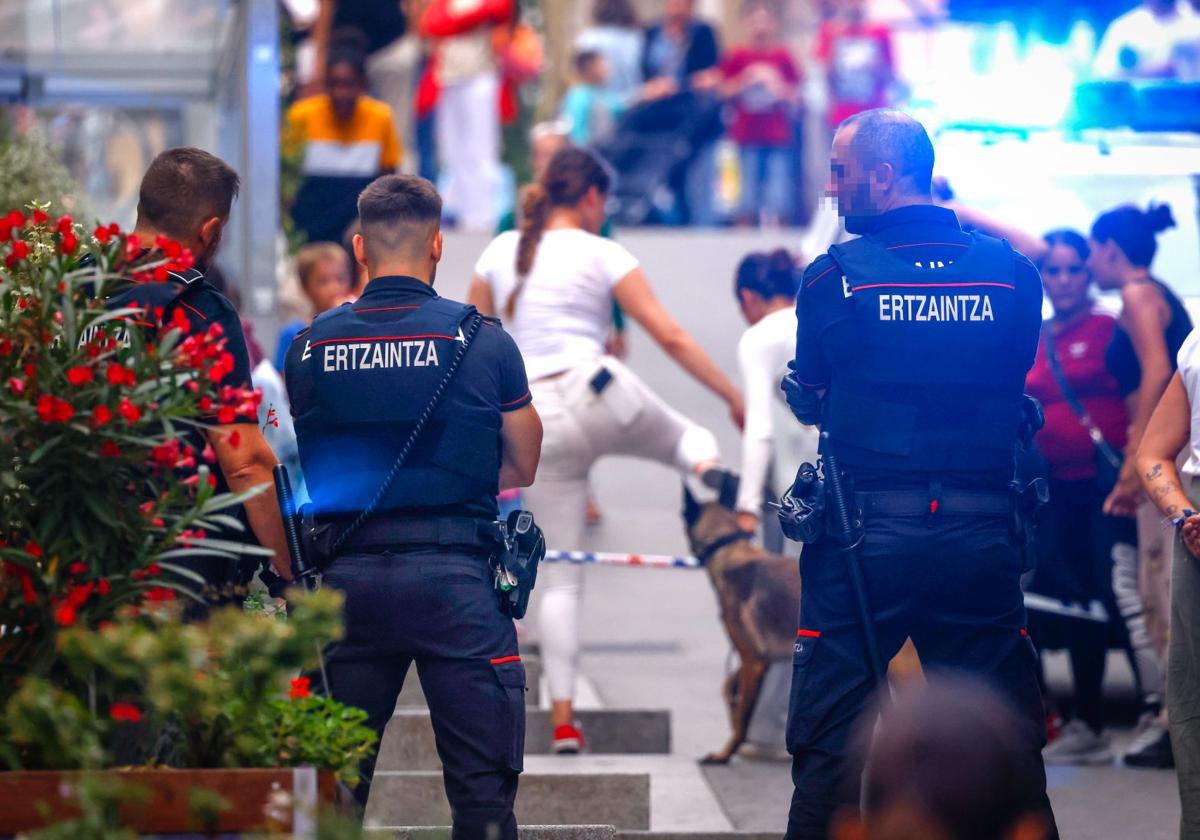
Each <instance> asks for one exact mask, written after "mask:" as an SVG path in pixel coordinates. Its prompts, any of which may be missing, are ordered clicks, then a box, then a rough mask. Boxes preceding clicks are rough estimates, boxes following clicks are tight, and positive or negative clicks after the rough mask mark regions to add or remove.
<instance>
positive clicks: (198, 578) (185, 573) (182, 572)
mask: <svg viewBox="0 0 1200 840" xmlns="http://www.w3.org/2000/svg"><path fill="white" fill-rule="evenodd" d="M163 556H165V555H161V554H160V555H159V557H158V565H160V566H162V567H163V568H164V569H166V570H167V571H169V572H174V573H175V574H177V575H179V576H180V577H183V578H187V579H188V580H191V581H195V582H196V583H198V584H200V585H201V586H204V583H205V580H204V575H201V574H197V573H196V572H193V571H192V570H191V569H185V568H184V567H183V566H177V565H176V564H174V563H164V562H162V557H163Z"/></svg>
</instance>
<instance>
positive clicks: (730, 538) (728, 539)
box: [696, 531, 754, 566]
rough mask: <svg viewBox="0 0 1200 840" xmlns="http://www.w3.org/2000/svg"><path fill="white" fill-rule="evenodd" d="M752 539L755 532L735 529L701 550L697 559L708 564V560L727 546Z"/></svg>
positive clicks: (705, 564)
mask: <svg viewBox="0 0 1200 840" xmlns="http://www.w3.org/2000/svg"><path fill="white" fill-rule="evenodd" d="M752 539H754V534H753V533H752V532H750V531H733V532H732V533H729V534H726V535H725V536H723V537H718V538H717V539H715V540H713V541H712V544H710V545H709V546H708V548H706V549H704V551H702V552H700V556H699V557H697V558H696V559H697V560H698V561H699V563H700V565H701V566H707V565H708V561H709V560H711V559H712V557H713V555H714V554H716V553H717V552H718V551H720V550H721V549H722V548H724V547H725V546H727V545H733V544H734V543H736V542H745V541H746V540H752Z"/></svg>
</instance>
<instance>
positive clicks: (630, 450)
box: [522, 356, 718, 700]
mask: <svg viewBox="0 0 1200 840" xmlns="http://www.w3.org/2000/svg"><path fill="white" fill-rule="evenodd" d="M602 370H607V371H608V372H609V373H610V374H611V375H612V380H611V381H609V382H608V384H607V385H606V386H605V387H604V388H603V390H602V391H601V392H600V393H596V391H595V390H594V389H593V388H592V386H591V382H592V381H593V380H594V379H595V377H596V375H597V374H599V373H601V371H602ZM530 389H531V390H532V392H533V404H534V406H535V407H536V408H537V411H538V414H539V415H541V418H542V426H543V428H544V430H545V431H544V436H543V438H542V459H541V463H540V464H539V465H538V472H537V479H536V480H535V481H534V483H533V486H532V487H529V488H527V489H526V490H524V491H523V493H522V499H523V504H524V505H525V506H526V507H527V508H528V509H529V510H531V511H533V514H534V516H535V517H536V519H537V521H538V523H539V524H540V525H541V527H542V528H543V530H544V531H545V532H546V543H547V545H548V546H549V547H550V548H552V549H556V550H561V551H572V550H578V549H580V548H581V547H582V546H581V544H582V541H583V531H584V527H585V524H586V508H587V484H588V481H587V479H588V470H590V469H591V466H592V464H594V463H595V462H596V461H597V460H598V459H599V458H601V457H602V456H604V455H628V456H633V457H637V458H646V459H648V460H652V461H658V462H659V463H660V464H666V465H667V466H673V467H675V468H676V469H678V470H680V471H681V472H685V473H688V474H690V473H692V472H693V471H694V469H695V467H696V466H697V465H699V464H702V463H704V462H706V461H715V460H716V458H717V455H718V451H717V440H716V438H715V437H713V434H712V432H710V431H708V430H707V429H705V428H703V427H701V426H698V425H696V424H695V423H693V422H692V421H690V420H688V419H687V418H686V417H684V416H683V415H682V414H680V413H679V412H677V411H675V410H674V409H673V408H671V407H670V406H668V405H667V404H666V403H664V402H663V401H662V400H661V399H659V397H658V395H657V394H655V393H654V392H653V391H651V390H650V389H649V388H648V387H647V386H646V384H645V383H644V382H642V380H641V379H639V378H638V377H637V375H636V374H634V373H633V371H631V370H630V369H629V368H627V367H625V365H623V364H622V363H621V362H620V361H618V360H617V359H614V358H612V357H610V356H605V357H604V358H602V359H599V360H597V361H596V362H592V363H589V364H586V365H581V366H579V367H577V368H575V369H574V370H571V371H568V372H567V373H564V374H562V375H561V376H558V377H554V378H550V379H541V380H538V381H536V382H534V383H532V384H531V386H530ZM537 588H538V590H540V598H541V608H540V610H539V612H538V639H539V642H540V644H541V653H542V667H543V670H544V673H545V674H546V681H547V685H548V686H549V689H550V698H551V699H552V700H569V699H572V698H573V697H574V694H575V671H576V667H577V663H578V659H579V596H580V593H581V591H582V588H583V566H580V565H576V564H574V563H546V564H545V565H543V566H542V567H541V569H540V571H539V573H538V582H537Z"/></svg>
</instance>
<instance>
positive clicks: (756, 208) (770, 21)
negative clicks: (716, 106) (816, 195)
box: [721, 0, 800, 224]
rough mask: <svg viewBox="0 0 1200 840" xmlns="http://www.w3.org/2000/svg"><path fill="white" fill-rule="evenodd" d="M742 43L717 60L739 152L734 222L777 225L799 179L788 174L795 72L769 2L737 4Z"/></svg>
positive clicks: (796, 90)
mask: <svg viewBox="0 0 1200 840" xmlns="http://www.w3.org/2000/svg"><path fill="white" fill-rule="evenodd" d="M742 21H743V23H744V25H745V28H746V37H747V43H745V44H743V45H740V46H737V47H734V48H733V49H731V50H730V51H729V52H728V53H727V54H726V56H725V60H724V61H723V62H721V74H722V75H723V76H724V79H725V81H724V84H723V85H722V92H723V93H724V95H725V96H726V97H727V98H729V99H730V101H731V102H732V104H733V123H732V125H731V126H730V129H729V134H730V136H731V137H732V138H733V140H734V142H736V143H737V144H738V147H739V149H740V150H741V169H742V200H741V207H740V208H739V211H738V221H739V222H740V223H742V224H754V223H756V222H758V221H760V220H761V221H763V222H764V223H766V224H779V222H780V221H782V220H785V219H787V218H789V217H790V213H791V208H792V198H793V195H794V194H795V190H796V184H797V182H798V180H799V179H798V178H796V177H795V173H794V172H793V171H792V159H793V158H792V145H793V143H794V142H795V136H794V133H793V125H794V123H795V116H794V115H795V109H796V108H797V106H798V105H799V101H800V71H799V70H798V69H797V68H796V64H795V62H794V61H793V60H792V56H791V53H790V52H788V49H787V47H786V46H784V44H782V43H781V42H780V41H779V37H778V36H779V14H778V10H777V7H776V4H775V3H773V2H770V0H748V2H746V3H745V4H743V6H742Z"/></svg>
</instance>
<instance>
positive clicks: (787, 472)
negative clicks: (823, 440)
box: [737, 307, 817, 514]
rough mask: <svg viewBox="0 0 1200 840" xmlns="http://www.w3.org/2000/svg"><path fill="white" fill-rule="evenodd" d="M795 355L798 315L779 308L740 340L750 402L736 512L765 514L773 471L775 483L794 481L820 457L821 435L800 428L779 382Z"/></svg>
mask: <svg viewBox="0 0 1200 840" xmlns="http://www.w3.org/2000/svg"><path fill="white" fill-rule="evenodd" d="M795 355H796V310H795V309H792V308H791V307H789V308H787V309H780V310H777V311H775V312H772V313H771V314H769V315H767V316H765V317H763V319H762V320H760V321H759V322H758V323H757V324H754V325H753V326H751V327H749V328H748V329H747V330H746V331H745V332H744V333H742V338H741V340H740V341H738V367H739V368H740V369H741V374H742V389H743V393H744V394H745V399H746V427H745V429H744V430H743V432H742V479H741V482H740V484H739V485H738V498H737V509H738V510H739V511H747V512H750V513H755V514H761V508H762V502H763V488H764V486H765V484H766V480H767V473H768V470H769V467H770V465H771V463H772V460H774V463H775V464H777V465H778V467H779V468H778V469H777V470H776V476H775V482H776V484H781V483H783V482H790V481H791V480H792V475H793V474H794V472H795V470H796V468H797V467H799V466H800V463H801V462H802V461H805V460H813V459H814V458H815V456H816V437H817V436H816V430H815V429H813V428H812V427H811V426H803V425H801V424H800V421H798V420H797V419H796V418H795V417H794V416H793V415H792V412H791V411H790V410H789V409H788V407H787V402H786V401H785V399H784V396H783V391H781V390H780V388H779V383H780V380H782V379H783V377H784V374H786V373H787V363H788V362H789V361H790V360H791V359H792V358H793V357H794V356H795Z"/></svg>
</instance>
